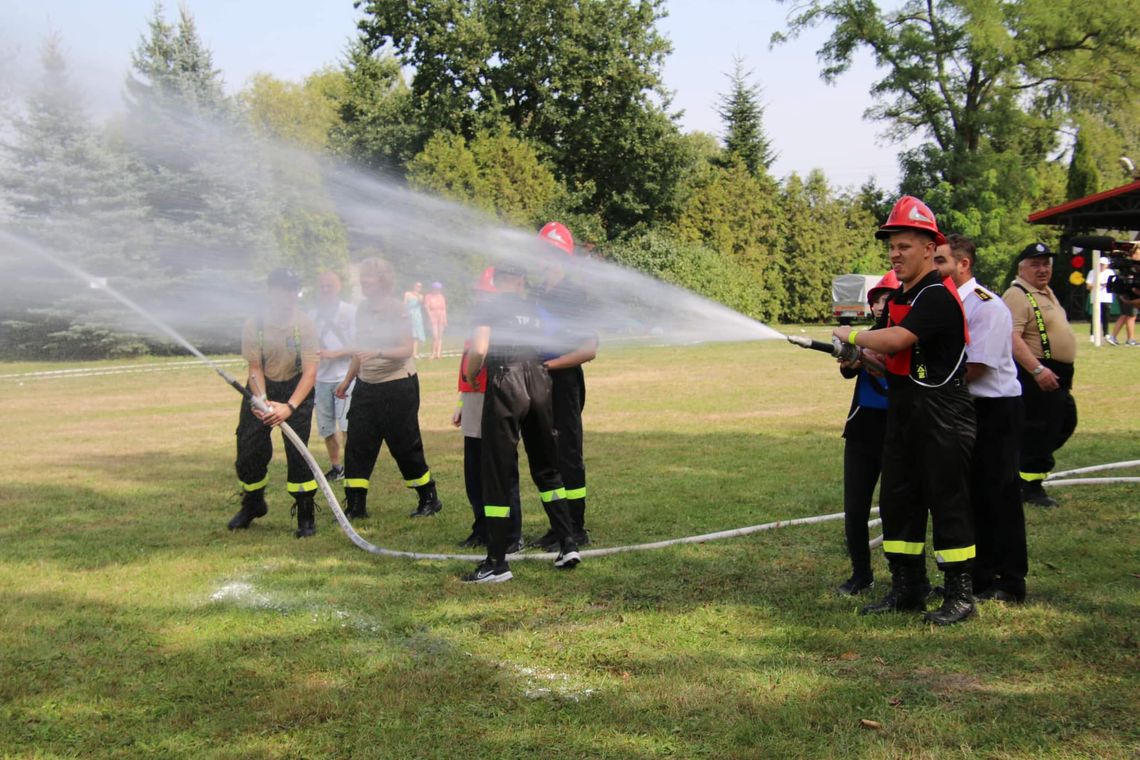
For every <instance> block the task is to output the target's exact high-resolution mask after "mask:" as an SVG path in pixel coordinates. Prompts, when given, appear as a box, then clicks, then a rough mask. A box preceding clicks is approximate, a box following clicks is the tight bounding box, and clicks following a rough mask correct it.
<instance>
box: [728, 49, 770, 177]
mask: <svg viewBox="0 0 1140 760" xmlns="http://www.w3.org/2000/svg"><path fill="white" fill-rule="evenodd" d="M732 64H733V69H732V73H731V74H727V75H726V76H728V79H729V82H730V83H731V86H730V89H729V91H728V92H727V93H726V94H724V95H721V96H720V106H719V107H718V108H717V113H718V114H720V118H721V120H722V121H723V122H724V126H725V132H724V147H725V150H726V151H727V152H728V154H729V155H730V156H734V157H736V158H738V159H739V160H740V161H742V162H743V163H744V165H745V166H746V167H748V171H750V172H752V174H754V175H759V174H760V172H765V171H768V170H769V169H771V168H772V163H773V162H774V161H775V160H776V154H775V153H773V152H772V141H771V140H770V139H769V138H768V136H767V135H766V134H765V133H764V106H763V105H762V104H761V102H760V86H759V85H755V84H750V83H749V81H748V79H749V77H751V75H752V72H751V71H745V70H744V59H742V58H739V57H736V58H733V61H732Z"/></svg>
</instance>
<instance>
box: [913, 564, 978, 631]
mask: <svg viewBox="0 0 1140 760" xmlns="http://www.w3.org/2000/svg"><path fill="white" fill-rule="evenodd" d="M973 614H974V581H973V578H971V577H970V571H969V570H947V571H946V594H945V595H944V596H943V597H942V606H941V607H939V608H938V609H936V610H931V611H930V612H928V613H926V614H925V615H924V616H923V617H925V618H926V619H927V620H929V621H930V622H932V623H934V624H935V625H953V624H954V623H960V622H962V621H963V620H965V619H966V618H968V617H970V615H973Z"/></svg>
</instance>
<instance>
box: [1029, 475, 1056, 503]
mask: <svg viewBox="0 0 1140 760" xmlns="http://www.w3.org/2000/svg"><path fill="white" fill-rule="evenodd" d="M1021 500H1022V501H1023V502H1024V503H1026V504H1032V505H1033V506H1035V507H1045V508H1051V507H1055V506H1057V500H1056V499H1054V498H1053V497H1052V496H1050V495H1049V494H1047V493H1045V487H1044V486H1043V485H1041V481H1040V480H1030V481H1026V482H1024V483H1022V484H1021Z"/></svg>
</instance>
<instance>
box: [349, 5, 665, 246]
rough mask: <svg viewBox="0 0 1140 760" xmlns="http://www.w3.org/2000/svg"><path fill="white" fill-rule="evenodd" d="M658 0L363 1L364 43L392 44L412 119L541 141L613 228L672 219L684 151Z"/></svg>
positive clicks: (590, 208)
mask: <svg viewBox="0 0 1140 760" xmlns="http://www.w3.org/2000/svg"><path fill="white" fill-rule="evenodd" d="M662 6H663V1H662V0H636V1H634V0H368V2H364V3H362V10H363V12H364V18H363V19H362V20H361V22H360V25H359V26H360V31H361V41H362V43H363V44H364V45H365V46H366V48H367V49H368V50H369V51H375V50H378V49H381V48H382V47H383V46H385V45H390V46H391V49H392V50H393V52H394V54H395V55H396V56H397V57H398V58H399V60H400V63H401V64H403V65H405V66H410V67H412V68H413V69H414V70H415V75H414V76H413V78H412V81H411V91H412V98H413V105H414V108H415V111H416V114H417V120H418V121H419V123H421V124H422V125H423V127H424V129H425V130H426V131H427V132H428V133H434V132H436V131H440V130H448V131H453V132H456V133H457V134H460V135H462V136H464V137H466V138H471V137H473V136H474V135H475V133H476V132H478V131H479V130H481V129H487V128H489V127H491V126H492V125H494V124H495V123H496V122H497V121H498V120H499V119H500V118H503V119H506V120H507V122H508V123H509V124H510V125H511V128H512V130H513V131H514V132H515V133H516V135H517V136H519V137H522V138H525V139H528V140H532V141H534V142H535V143H536V144H538V145H541V146H542V147H543V151H544V154H545V155H546V156H548V157H549V158H550V159H551V161H552V162H553V164H554V166H555V167H556V169H557V172H558V176H559V178H560V179H561V180H563V181H564V182H565V183H566V185H567V186H568V187H569V188H570V189H571V191H574V192H578V191H581V190H582V189H584V188H587V187H589V188H590V190H591V193H590V195H589V197H588V198H587V199H585V200H584V202H583V203H584V205H583V207H582V209H581V210H584V211H587V212H598V213H600V214H601V215H602V216H603V217H604V219H605V221H606V224H607V226H608V227H609V231H610V234H615V233H616V232H618V231H620V230H622V229H629V228H631V227H633V226H635V225H637V224H639V223H652V222H654V221H657V220H659V219H662V218H671V215H672V214H673V213H675V211H676V201H677V199H676V189H677V183H678V181H679V180H680V178H681V176H682V174H683V173H684V171H685V161H686V159H687V154H686V153H685V150H684V145H683V143H682V141H681V139H680V135H679V132H678V129H677V127H676V123H675V120H674V117H673V116H672V115H671V114H669V113H668V112H667V108H668V96H667V93H666V92H665V91H664V88H663V85H662V79H661V66H662V63H663V61H664V56H665V55H666V54H667V53H668V52H669V49H670V48H669V43H668V42H667V41H666V40H665V39H664V38H663V37H662V36H661V35H660V34H658V33H657V30H656V28H655V24H656V21H657V19H658V18H660V16H661V14H662V10H661V9H662Z"/></svg>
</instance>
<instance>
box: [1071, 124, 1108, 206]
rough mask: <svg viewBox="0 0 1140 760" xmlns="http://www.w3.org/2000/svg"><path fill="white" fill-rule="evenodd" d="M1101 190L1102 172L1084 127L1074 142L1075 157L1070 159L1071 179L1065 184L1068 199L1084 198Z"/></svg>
mask: <svg viewBox="0 0 1140 760" xmlns="http://www.w3.org/2000/svg"><path fill="white" fill-rule="evenodd" d="M1098 190H1100V172H1099V171H1097V168H1096V161H1094V160H1093V157H1092V154H1091V153H1090V151H1089V146H1088V137H1087V136H1086V133H1085V131H1084V130H1083V129H1082V130H1081V131H1080V132H1078V133H1077V139H1076V140H1075V141H1074V143H1073V157H1072V158H1071V159H1070V160H1069V179H1068V183H1067V184H1066V186H1065V193H1066V195H1067V196H1068V200H1071V201H1072V200H1076V199H1077V198H1084V197H1085V196H1086V195H1092V194H1093V193H1095V192H1097V191H1098Z"/></svg>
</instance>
